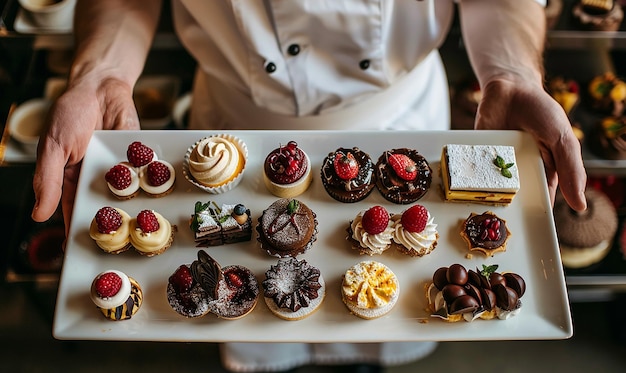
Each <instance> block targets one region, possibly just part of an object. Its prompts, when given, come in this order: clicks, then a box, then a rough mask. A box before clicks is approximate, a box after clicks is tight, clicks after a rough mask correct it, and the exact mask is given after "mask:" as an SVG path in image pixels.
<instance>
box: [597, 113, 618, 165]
mask: <svg viewBox="0 0 626 373" xmlns="http://www.w3.org/2000/svg"><path fill="white" fill-rule="evenodd" d="M589 149H590V150H591V151H592V152H593V153H594V154H595V155H597V156H599V157H602V158H604V159H611V160H621V159H626V116H620V117H606V118H604V119H602V120H601V121H600V122H599V123H598V124H597V125H596V126H595V128H594V129H593V131H592V133H591V134H590V141H589Z"/></svg>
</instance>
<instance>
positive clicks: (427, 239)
mask: <svg viewBox="0 0 626 373" xmlns="http://www.w3.org/2000/svg"><path fill="white" fill-rule="evenodd" d="M401 218H402V215H401V214H394V215H393V217H392V218H391V220H393V222H394V223H393V226H394V232H393V240H394V241H395V242H396V243H398V244H400V245H402V246H404V247H406V248H407V249H408V250H410V251H415V252H416V253H417V255H419V256H422V255H426V254H428V253H430V252H431V251H432V250H433V249H434V245H433V244H434V243H435V242H436V241H437V238H438V234H437V224H435V223H434V218H433V217H432V216H431V215H430V212H429V213H428V220H427V222H426V227H425V228H424V230H423V231H421V232H409V231H408V230H406V229H405V228H404V226H403V225H402V220H401Z"/></svg>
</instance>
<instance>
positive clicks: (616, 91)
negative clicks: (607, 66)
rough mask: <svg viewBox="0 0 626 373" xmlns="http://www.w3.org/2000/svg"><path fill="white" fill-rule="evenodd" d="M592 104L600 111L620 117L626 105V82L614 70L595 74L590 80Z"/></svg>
mask: <svg viewBox="0 0 626 373" xmlns="http://www.w3.org/2000/svg"><path fill="white" fill-rule="evenodd" d="M588 90H589V98H590V100H591V106H592V108H593V109H594V110H596V111H597V112H599V113H603V114H607V115H611V116H614V117H619V116H621V115H622V114H623V113H624V108H625V105H626V82H624V81H623V80H622V79H621V78H619V77H617V76H616V75H615V74H614V73H612V72H610V71H609V72H605V73H604V74H601V75H597V76H595V77H594V78H593V79H592V80H591V82H589V88H588Z"/></svg>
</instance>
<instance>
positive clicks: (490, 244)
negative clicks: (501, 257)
mask: <svg viewBox="0 0 626 373" xmlns="http://www.w3.org/2000/svg"><path fill="white" fill-rule="evenodd" d="M461 237H462V238H463V240H465V242H466V243H467V245H468V246H469V250H470V252H472V251H479V252H482V253H483V254H485V255H486V256H493V255H494V254H495V253H498V252H504V251H506V243H507V241H508V240H509V237H511V232H510V231H509V229H508V228H507V226H506V221H505V220H504V219H502V218H500V217H498V216H497V215H496V214H494V213H493V212H491V211H485V212H484V213H482V214H476V213H471V214H470V215H469V217H468V218H467V219H465V221H464V222H463V227H462V229H461Z"/></svg>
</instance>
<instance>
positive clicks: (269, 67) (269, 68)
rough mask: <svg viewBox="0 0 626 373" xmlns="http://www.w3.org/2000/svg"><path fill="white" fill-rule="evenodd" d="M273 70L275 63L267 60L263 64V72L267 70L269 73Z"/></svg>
mask: <svg viewBox="0 0 626 373" xmlns="http://www.w3.org/2000/svg"><path fill="white" fill-rule="evenodd" d="M274 71H276V64H274V62H268V63H267V64H266V65H265V72H267V73H268V74H271V73H273V72H274Z"/></svg>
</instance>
